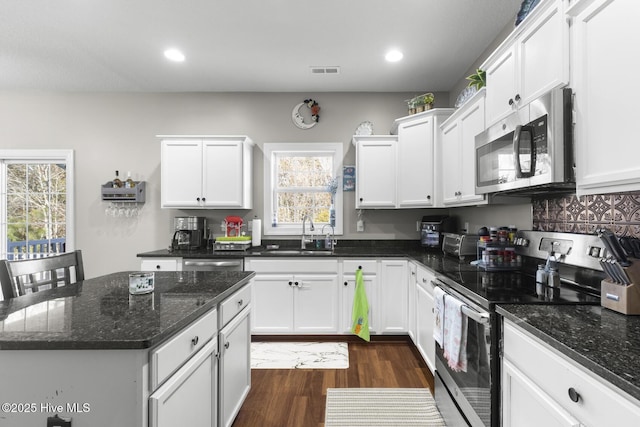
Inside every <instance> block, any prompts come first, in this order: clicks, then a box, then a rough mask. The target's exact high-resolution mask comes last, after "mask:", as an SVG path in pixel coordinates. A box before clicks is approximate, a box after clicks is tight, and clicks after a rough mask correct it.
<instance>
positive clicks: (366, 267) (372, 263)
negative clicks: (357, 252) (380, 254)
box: [342, 259, 378, 274]
mask: <svg viewBox="0 0 640 427" xmlns="http://www.w3.org/2000/svg"><path fill="white" fill-rule="evenodd" d="M358 268H362V274H376V273H377V272H378V271H377V269H378V262H377V261H376V260H357V259H356V260H344V261H342V272H343V273H344V274H355V273H356V270H357V269H358Z"/></svg>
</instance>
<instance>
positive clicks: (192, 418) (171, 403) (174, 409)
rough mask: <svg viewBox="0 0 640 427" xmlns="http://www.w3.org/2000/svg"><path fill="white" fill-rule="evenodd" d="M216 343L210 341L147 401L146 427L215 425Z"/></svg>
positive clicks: (216, 392) (214, 340)
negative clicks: (147, 415) (147, 416)
mask: <svg viewBox="0 0 640 427" xmlns="http://www.w3.org/2000/svg"><path fill="white" fill-rule="evenodd" d="M217 372H218V339H217V338H214V339H212V340H211V341H209V343H207V344H206V345H205V346H204V347H202V349H200V350H199V351H198V352H197V353H196V354H195V355H194V356H193V357H192V358H191V359H189V361H188V362H187V363H185V364H184V365H183V366H182V367H181V368H180V369H179V370H178V371H177V372H176V373H175V374H173V375H172V376H171V377H169V379H168V380H167V381H166V382H165V383H164V384H163V385H162V386H161V387H160V388H158V389H157V390H156V391H155V392H154V393H153V394H152V395H151V396H150V397H149V409H150V411H149V425H150V426H152V427H173V426H178V425H186V426H193V427H198V426H202V427H205V426H206V427H211V426H215V425H216V418H217V410H216V409H217V400H218V390H217V388H218V374H217Z"/></svg>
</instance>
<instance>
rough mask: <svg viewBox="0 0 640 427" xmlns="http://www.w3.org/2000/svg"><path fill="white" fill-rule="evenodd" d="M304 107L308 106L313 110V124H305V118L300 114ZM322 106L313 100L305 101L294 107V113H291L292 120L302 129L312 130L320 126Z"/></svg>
mask: <svg viewBox="0 0 640 427" xmlns="http://www.w3.org/2000/svg"><path fill="white" fill-rule="evenodd" d="M302 106H306V107H307V108H309V109H310V110H311V123H305V121H304V117H302V114H300V108H302ZM319 113H320V105H318V103H317V102H316V101H314V100H313V99H305V100H304V102H301V103H299V104H297V105H296V106H295V107H293V111H292V112H291V120H293V124H295V125H296V126H297V127H299V128H300V129H311V128H312V127H314V126H315V125H317V124H318V120H320V114H319Z"/></svg>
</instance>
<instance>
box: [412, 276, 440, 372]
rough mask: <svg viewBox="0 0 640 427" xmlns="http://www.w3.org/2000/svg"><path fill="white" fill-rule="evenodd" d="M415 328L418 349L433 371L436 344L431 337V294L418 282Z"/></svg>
mask: <svg viewBox="0 0 640 427" xmlns="http://www.w3.org/2000/svg"><path fill="white" fill-rule="evenodd" d="M427 286H430V284H428V285H427ZM416 328H417V341H418V344H417V347H418V351H420V354H421V355H422V358H423V359H424V361H425V363H426V364H427V366H428V367H429V369H430V370H431V372H435V370H436V344H435V340H434V338H433V296H432V295H431V294H430V293H429V292H427V290H426V289H425V286H423V285H422V284H420V283H418V284H417V286H416Z"/></svg>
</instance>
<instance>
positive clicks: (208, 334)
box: [150, 309, 218, 390]
mask: <svg viewBox="0 0 640 427" xmlns="http://www.w3.org/2000/svg"><path fill="white" fill-rule="evenodd" d="M217 325H218V312H217V310H216V309H213V310H211V311H209V312H208V313H207V314H205V315H204V316H202V317H201V318H200V319H198V320H196V321H195V322H194V323H193V324H191V325H190V326H188V327H187V328H186V329H184V330H183V331H181V332H178V334H177V335H176V336H174V337H173V338H171V339H169V341H167V342H165V343H164V344H162V345H160V347H158V348H157V349H155V350H152V351H151V355H150V369H151V390H155V389H156V388H157V387H158V385H160V384H162V383H163V382H164V380H166V379H167V378H168V377H169V375H171V374H172V373H173V372H175V371H176V370H177V369H178V368H180V366H182V365H183V364H184V363H185V362H186V361H187V360H188V359H189V358H190V357H191V356H192V355H194V354H195V353H196V352H197V351H198V350H199V349H201V348H202V347H203V346H204V345H205V344H206V343H207V342H208V341H209V340H211V338H213V336H214V335H215V334H216V333H217V332H218V328H217Z"/></svg>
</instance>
